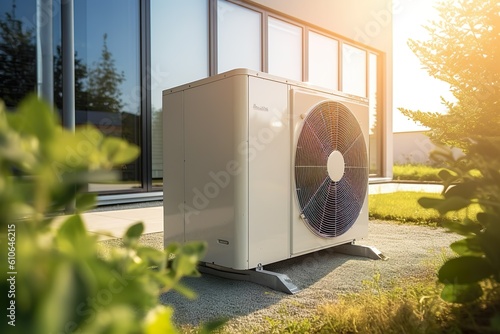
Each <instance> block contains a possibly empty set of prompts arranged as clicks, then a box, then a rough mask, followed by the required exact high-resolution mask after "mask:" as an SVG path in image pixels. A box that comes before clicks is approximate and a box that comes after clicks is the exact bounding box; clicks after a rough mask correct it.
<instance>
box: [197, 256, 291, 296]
mask: <svg viewBox="0 0 500 334" xmlns="http://www.w3.org/2000/svg"><path fill="white" fill-rule="evenodd" d="M198 270H199V271H200V272H202V273H205V274H210V275H214V276H219V277H224V278H229V279H235V280H240V281H248V282H252V283H256V284H259V285H263V286H267V287H269V288H271V289H273V290H277V291H281V292H285V293H288V294H291V295H293V294H295V293H297V292H299V291H300V290H299V288H298V287H297V286H296V285H295V284H293V283H292V280H291V279H290V278H289V277H288V275H285V274H279V273H275V272H273V271H268V270H264V269H262V267H261V266H259V268H257V269H255V270H251V269H249V270H235V269H231V268H226V267H221V266H217V265H214V264H210V263H200V265H199V266H198Z"/></svg>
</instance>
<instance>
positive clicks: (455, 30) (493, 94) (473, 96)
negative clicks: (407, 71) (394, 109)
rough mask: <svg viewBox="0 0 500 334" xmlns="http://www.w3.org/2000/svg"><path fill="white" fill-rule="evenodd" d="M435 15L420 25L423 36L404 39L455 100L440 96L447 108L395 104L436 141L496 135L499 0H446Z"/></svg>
mask: <svg viewBox="0 0 500 334" xmlns="http://www.w3.org/2000/svg"><path fill="white" fill-rule="evenodd" d="M436 9H437V10H438V12H439V16H440V20H439V21H433V22H431V25H429V26H425V29H426V30H427V31H428V32H429V34H430V39H429V40H426V41H416V40H412V39H410V40H409V42H408V44H409V47H410V49H411V50H412V51H413V52H414V53H415V55H417V57H418V58H419V59H420V61H421V63H422V64H423V65H424V68H425V69H427V72H428V73H429V74H430V75H431V76H432V77H435V78H437V79H440V80H442V81H445V82H446V83H448V84H449V85H450V90H451V93H452V94H453V96H454V97H455V99H456V101H455V102H450V101H446V100H445V99H444V98H442V97H441V100H442V101H443V103H444V105H445V106H446V108H447V113H445V114H441V113H437V112H429V111H427V112H424V111H420V110H417V111H413V110H408V109H404V108H399V110H400V111H401V112H402V113H403V115H405V116H408V117H410V118H411V119H413V120H414V121H416V122H418V123H420V124H421V125H424V126H426V127H428V128H430V132H429V135H430V138H431V139H432V140H434V141H435V142H438V143H444V144H447V145H450V146H455V147H460V148H462V149H465V150H467V148H468V147H469V145H470V141H466V140H464V139H465V137H469V138H471V137H472V138H479V137H483V138H484V137H498V136H499V135H500V101H499V100H500V2H498V1H497V0H483V1H471V0H446V1H442V2H440V3H439V4H438V5H437V6H436Z"/></svg>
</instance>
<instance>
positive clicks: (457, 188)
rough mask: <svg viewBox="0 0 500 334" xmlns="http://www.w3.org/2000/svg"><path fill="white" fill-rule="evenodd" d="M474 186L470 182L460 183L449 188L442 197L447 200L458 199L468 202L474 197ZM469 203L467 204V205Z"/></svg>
mask: <svg viewBox="0 0 500 334" xmlns="http://www.w3.org/2000/svg"><path fill="white" fill-rule="evenodd" d="M476 187H477V186H476V185H475V184H474V183H472V182H467V183H460V184H457V185H454V186H452V187H449V188H448V189H447V190H446V192H445V193H444V197H445V198H447V199H450V198H453V197H458V198H463V199H467V200H470V199H471V198H474V196H475V190H476ZM468 204H469V203H467V205H468Z"/></svg>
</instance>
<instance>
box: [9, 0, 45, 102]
mask: <svg viewBox="0 0 500 334" xmlns="http://www.w3.org/2000/svg"><path fill="white" fill-rule="evenodd" d="M36 20H37V3H36V1H35V0H20V1H16V2H13V1H2V2H1V3H0V24H1V25H2V28H1V29H0V98H1V99H2V100H3V101H4V103H5V105H6V106H7V107H16V106H17V104H18V103H19V102H20V101H21V99H22V98H23V97H24V96H25V95H26V94H28V93H30V92H33V91H35V89H36V86H37V70H38V71H40V69H41V68H40V63H38V64H37V47H39V45H37V26H36V22H37V21H36ZM38 79H39V78H38Z"/></svg>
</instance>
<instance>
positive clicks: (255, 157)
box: [163, 69, 368, 270]
mask: <svg viewBox="0 0 500 334" xmlns="http://www.w3.org/2000/svg"><path fill="white" fill-rule="evenodd" d="M163 122H164V123H163V126H164V237H165V243H166V244H168V243H170V242H186V241H190V240H204V241H206V242H207V243H208V252H207V254H206V257H205V258H204V259H203V261H204V262H206V263H208V264H213V265H216V266H221V267H225V268H232V269H237V270H246V269H252V268H260V267H261V266H263V265H265V264H269V263H273V262H278V261H282V260H284V259H288V258H291V257H295V256H298V255H302V254H306V253H310V252H313V251H316V250H320V249H324V248H328V247H333V246H338V245H347V244H349V245H350V244H353V242H354V241H355V240H359V239H361V238H363V237H365V236H366V235H367V233H368V205H367V197H368V196H367V193H368V153H367V152H368V104H367V100H366V99H365V98H359V97H353V96H349V95H347V94H342V93H340V92H332V91H327V90H323V89H320V88H317V87H312V86H309V85H307V84H304V83H298V82H292V81H288V80H286V79H282V78H277V77H273V76H270V75H268V74H265V73H260V72H255V71H249V70H244V69H238V70H232V71H229V72H226V73H223V74H219V75H216V76H213V77H210V78H207V79H203V80H200V81H196V82H193V83H190V84H186V85H183V86H179V87H176V88H172V89H168V90H164V91H163Z"/></svg>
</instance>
